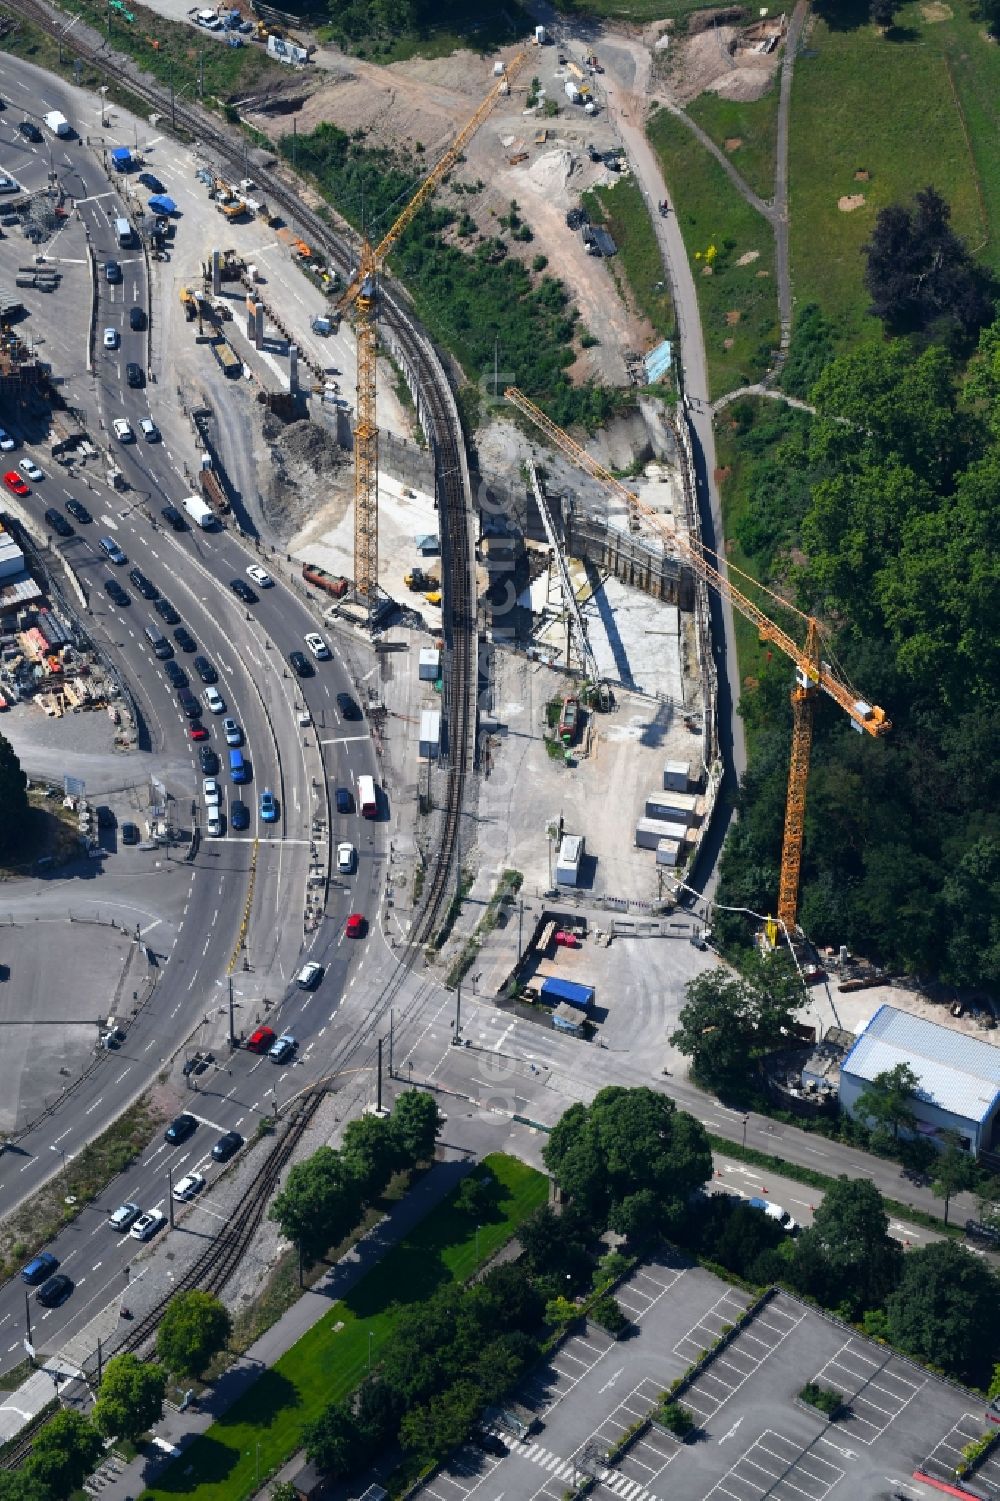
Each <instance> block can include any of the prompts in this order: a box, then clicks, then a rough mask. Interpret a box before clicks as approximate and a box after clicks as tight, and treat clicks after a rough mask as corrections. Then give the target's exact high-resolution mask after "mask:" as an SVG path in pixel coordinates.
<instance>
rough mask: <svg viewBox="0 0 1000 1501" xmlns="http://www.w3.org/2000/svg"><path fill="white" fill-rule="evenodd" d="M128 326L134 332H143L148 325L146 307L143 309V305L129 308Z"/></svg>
mask: <svg viewBox="0 0 1000 1501" xmlns="http://www.w3.org/2000/svg"><path fill="white" fill-rule="evenodd" d="M128 326H129V328H130V329H131V330H132V332H133V333H135V334H139V333H142V331H143V329H144V328H145V327H146V313H145V309H143V308H141V307H131V308H129V310H128Z"/></svg>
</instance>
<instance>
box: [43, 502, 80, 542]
mask: <svg viewBox="0 0 1000 1501" xmlns="http://www.w3.org/2000/svg"><path fill="white" fill-rule="evenodd" d="M45 519H46V521H47V522H48V524H49V526H50V527H51V528H52V530H53V531H54V532H55V533H56V536H58V537H72V535H73V528H72V527H71V526H70V524H69V522H68V521H67V520H66V517H65V516H64V515H63V513H62V512H61V511H57V510H56V508H55V506H49V508H48V510H47V511H46V512H45Z"/></svg>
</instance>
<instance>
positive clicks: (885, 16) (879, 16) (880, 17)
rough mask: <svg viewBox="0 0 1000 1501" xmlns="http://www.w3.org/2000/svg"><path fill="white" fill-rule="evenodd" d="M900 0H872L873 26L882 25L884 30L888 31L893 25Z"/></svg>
mask: <svg viewBox="0 0 1000 1501" xmlns="http://www.w3.org/2000/svg"><path fill="white" fill-rule="evenodd" d="M898 4H899V0H871V9H870V14H871V18H872V25H873V26H881V28H882V30H883V31H888V29H889V27H890V26H891V25H892V23H893V21H894V19H895V16H896V9H897V6H898Z"/></svg>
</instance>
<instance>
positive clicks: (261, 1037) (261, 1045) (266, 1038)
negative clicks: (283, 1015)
mask: <svg viewBox="0 0 1000 1501" xmlns="http://www.w3.org/2000/svg"><path fill="white" fill-rule="evenodd" d="M273 1041H274V1029H273V1027H257V1028H255V1030H254V1031H253V1032H251V1033H250V1036H249V1037H248V1038H247V1052H249V1053H266V1052H267V1050H268V1048H269V1047H270V1046H271V1044H272V1042H273Z"/></svg>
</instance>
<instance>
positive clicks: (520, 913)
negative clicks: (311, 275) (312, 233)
mask: <svg viewBox="0 0 1000 1501" xmlns="http://www.w3.org/2000/svg"><path fill="white" fill-rule="evenodd" d="M549 885H550V886H551V885H552V882H551V881H550V882H549ZM523 931H524V897H523V896H522V897H519V898H518V903H517V962H518V964H520V962H521V955H522V954H523V953H524V947H523V944H522V941H521V939H522V934H523Z"/></svg>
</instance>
